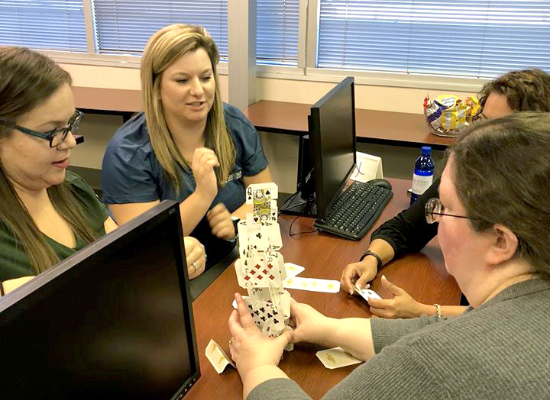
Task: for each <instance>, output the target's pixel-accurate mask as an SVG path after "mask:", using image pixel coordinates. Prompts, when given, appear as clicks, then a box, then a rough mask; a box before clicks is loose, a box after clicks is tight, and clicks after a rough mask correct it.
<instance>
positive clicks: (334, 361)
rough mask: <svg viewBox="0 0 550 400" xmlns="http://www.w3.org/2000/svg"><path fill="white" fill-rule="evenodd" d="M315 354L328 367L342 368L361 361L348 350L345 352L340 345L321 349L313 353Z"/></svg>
mask: <svg viewBox="0 0 550 400" xmlns="http://www.w3.org/2000/svg"><path fill="white" fill-rule="evenodd" d="M315 355H316V356H317V358H318V359H319V360H321V362H322V363H323V365H324V366H325V367H327V368H328V369H335V368H342V367H347V366H348V365H354V364H361V363H362V361H361V360H358V359H357V358H355V357H354V356H352V355H351V354H349V353H348V352H345V351H344V350H343V349H342V348H340V347H335V348H333V349H328V350H321V351H318V352H317V353H315Z"/></svg>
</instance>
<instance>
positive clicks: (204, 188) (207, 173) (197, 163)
mask: <svg viewBox="0 0 550 400" xmlns="http://www.w3.org/2000/svg"><path fill="white" fill-rule="evenodd" d="M219 165H220V163H219V161H218V157H216V154H215V153H214V151H212V150H210V149H207V148H199V149H196V150H195V152H194V153H193V161H192V164H191V169H192V170H193V176H194V177H195V182H196V184H197V187H196V190H195V191H196V193H197V194H200V195H201V196H202V197H204V199H206V200H207V201H212V200H213V199H214V198H215V197H216V194H217V192H218V183H217V179H216V174H215V172H214V167H217V166H219Z"/></svg>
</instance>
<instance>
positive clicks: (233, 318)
mask: <svg viewBox="0 0 550 400" xmlns="http://www.w3.org/2000/svg"><path fill="white" fill-rule="evenodd" d="M227 323H228V325H229V332H231V336H232V337H238V336H239V335H240V334H241V333H242V330H243V327H242V325H241V321H240V319H239V312H238V311H237V310H233V311H232V312H231V315H230V316H229V320H228V321H227Z"/></svg>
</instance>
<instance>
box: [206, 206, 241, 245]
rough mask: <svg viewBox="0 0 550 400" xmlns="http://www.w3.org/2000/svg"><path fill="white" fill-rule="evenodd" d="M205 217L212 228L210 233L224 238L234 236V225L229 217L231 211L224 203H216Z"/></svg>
mask: <svg viewBox="0 0 550 400" xmlns="http://www.w3.org/2000/svg"><path fill="white" fill-rule="evenodd" d="M206 218H207V219H208V223H209V224H210V228H211V229H212V234H213V235H214V236H216V237H219V238H221V239H225V240H231V239H234V238H235V225H233V220H232V219H231V213H230V212H229V211H228V210H227V208H226V207H225V204H223V203H218V204H216V205H215V206H214V208H212V209H211V210H210V211H208V212H207V213H206Z"/></svg>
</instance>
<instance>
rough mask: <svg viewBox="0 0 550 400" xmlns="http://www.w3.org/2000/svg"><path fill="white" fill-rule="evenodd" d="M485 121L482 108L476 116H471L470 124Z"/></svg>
mask: <svg viewBox="0 0 550 400" xmlns="http://www.w3.org/2000/svg"><path fill="white" fill-rule="evenodd" d="M486 119H487V117H486V116H485V114H483V108H480V109H479V112H478V113H477V114H476V115H474V116H472V122H482V121H485V120H486Z"/></svg>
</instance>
